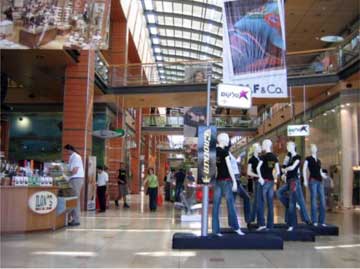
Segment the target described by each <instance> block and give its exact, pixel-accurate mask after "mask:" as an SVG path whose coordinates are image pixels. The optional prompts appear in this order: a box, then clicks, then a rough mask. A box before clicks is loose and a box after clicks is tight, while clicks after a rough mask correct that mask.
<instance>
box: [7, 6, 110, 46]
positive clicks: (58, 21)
mask: <svg viewBox="0 0 360 269" xmlns="http://www.w3.org/2000/svg"><path fill="white" fill-rule="evenodd" d="M110 4H111V0H1V6H0V11H1V12H0V49H78V50H87V49H107V48H108V41H109V23H110Z"/></svg>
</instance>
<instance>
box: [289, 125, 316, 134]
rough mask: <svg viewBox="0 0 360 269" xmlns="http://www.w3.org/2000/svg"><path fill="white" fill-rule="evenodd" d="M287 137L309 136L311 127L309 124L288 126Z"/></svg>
mask: <svg viewBox="0 0 360 269" xmlns="http://www.w3.org/2000/svg"><path fill="white" fill-rule="evenodd" d="M287 135H288V136H309V135H310V126H309V124H301V125H288V127H287Z"/></svg>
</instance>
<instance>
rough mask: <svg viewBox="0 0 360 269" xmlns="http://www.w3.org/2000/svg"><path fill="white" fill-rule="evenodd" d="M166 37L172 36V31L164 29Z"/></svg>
mask: <svg viewBox="0 0 360 269" xmlns="http://www.w3.org/2000/svg"><path fill="white" fill-rule="evenodd" d="M166 35H167V36H174V30H172V29H166Z"/></svg>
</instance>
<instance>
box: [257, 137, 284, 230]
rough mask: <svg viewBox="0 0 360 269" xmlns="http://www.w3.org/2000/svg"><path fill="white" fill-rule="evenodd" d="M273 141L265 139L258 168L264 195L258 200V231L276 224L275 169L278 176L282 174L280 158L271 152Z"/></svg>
mask: <svg viewBox="0 0 360 269" xmlns="http://www.w3.org/2000/svg"><path fill="white" fill-rule="evenodd" d="M271 146H272V142H271V140H269V139H265V140H264V141H263V143H262V149H263V151H265V153H264V155H263V156H262V157H261V159H260V162H259V164H258V166H257V168H256V171H257V173H258V175H259V183H260V185H261V186H262V197H261V199H259V200H258V214H257V217H258V222H259V228H258V229H257V230H258V231H261V230H264V229H266V228H268V229H272V228H273V226H274V201H273V199H274V175H273V170H274V169H275V170H276V176H277V177H278V176H279V175H280V166H279V160H278V158H277V157H276V156H275V155H274V154H273V153H272V152H271ZM265 200H266V204H267V208H268V212H267V213H268V214H267V226H265V218H264V204H265Z"/></svg>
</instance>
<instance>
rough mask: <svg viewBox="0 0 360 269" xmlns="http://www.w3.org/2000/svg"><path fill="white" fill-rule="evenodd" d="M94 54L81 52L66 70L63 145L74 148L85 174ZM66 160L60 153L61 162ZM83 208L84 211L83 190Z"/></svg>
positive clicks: (91, 109)
mask: <svg viewBox="0 0 360 269" xmlns="http://www.w3.org/2000/svg"><path fill="white" fill-rule="evenodd" d="M94 74H95V52H94V51H91V50H89V51H81V55H80V57H79V62H78V63H77V64H74V65H69V66H67V67H66V72H65V90H64V113H63V135H62V144H63V146H65V145H66V144H71V145H73V146H74V147H75V148H76V150H77V151H78V152H79V153H80V155H81V157H82V160H83V163H84V168H85V172H86V167H87V166H86V164H87V158H88V156H89V155H91V152H92V123H93V102H94ZM68 158H69V156H68V155H67V154H66V152H65V151H64V150H63V159H64V160H65V161H67V160H68ZM86 186H87V180H86V179H85V188H83V191H82V198H81V202H82V208H84V204H85V203H84V201H85V199H86V197H84V190H85V189H86Z"/></svg>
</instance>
